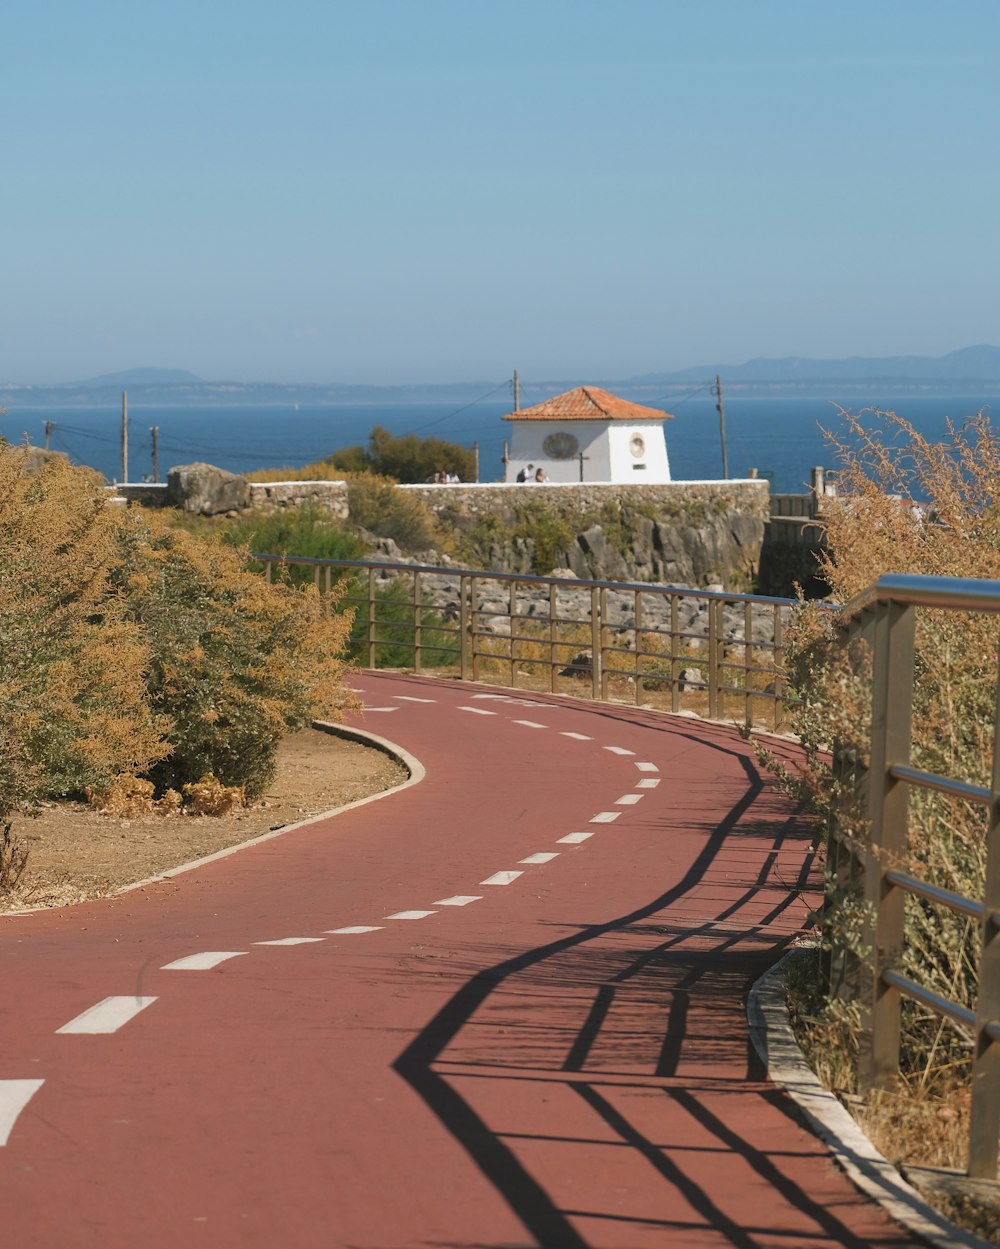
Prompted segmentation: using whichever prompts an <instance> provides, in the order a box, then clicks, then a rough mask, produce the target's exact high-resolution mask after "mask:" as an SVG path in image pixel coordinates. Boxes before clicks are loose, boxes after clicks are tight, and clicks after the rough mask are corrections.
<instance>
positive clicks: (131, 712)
mask: <svg viewBox="0 0 1000 1249" xmlns="http://www.w3.org/2000/svg"><path fill="white" fill-rule="evenodd" d="M0 535H2V536H0V830H2V829H7V832H6V833H5V835H4V839H3V845H4V849H3V853H2V855H0V888H3V887H5V886H8V885H9V884H10V883H11V877H12V876H13V875H14V874H15V873H16V872H17V870H18V864H19V863H20V862H21V860H20V857H19V855H18V853H17V851H16V844H15V841H14V840H12V834H11V832H10V825H11V820H12V817H13V816H14V815H15V814H17V813H18V812H27V811H30V810H31V809H32V808H33V807H35V806H37V804H38V803H40V802H42V801H45V800H50V799H58V798H63V797H83V796H87V797H89V798H91V799H92V800H93V801H94V802H95V803H102V804H109V805H111V806H114V805H115V804H116V803H119V802H121V801H124V800H125V799H126V798H128V800H129V801H136V800H138V801H141V802H144V803H146V804H147V805H151V804H153V803H155V802H163V803H165V804H166V806H167V807H168V808H176V807H179V806H181V805H182V804H184V803H185V802H192V803H194V805H195V807H196V809H199V810H206V809H208V807H209V806H211V805H212V803H213V802H216V801H217V802H218V803H222V804H225V803H226V802H227V801H229V800H230V799H227V798H226V796H225V795H223V794H222V793H221V791H223V790H231V791H238V793H236V792H234V794H233V795H232V796H231V798H232V800H233V801H235V800H237V799H238V800H240V801H242V800H243V799H246V800H248V801H253V800H255V799H256V798H257V797H258V796H259V795H260V793H261V792H262V790H263V788H264V787H265V786H266V785H267V784H268V782H269V780H270V779H271V776H272V775H273V769H274V758H275V751H276V749H277V745H278V742H279V741H280V740H281V737H282V736H283V735H284V734H285V733H287V732H290V731H293V730H295V729H298V728H301V727H303V726H304V725H306V724H308V723H309V722H310V721H311V720H312V719H313V718H315V717H317V716H326V717H328V718H336V717H337V716H338V714H339V713H340V711H341V709H342V708H343V707H344V706H345V705H346V704H348V703H349V702H350V699H351V696H350V694H349V692H348V691H347V690H346V688H345V686H344V684H343V680H342V678H343V672H344V660H343V654H344V650H345V647H346V643H347V635H348V629H349V625H350V620H349V618H347V617H346V616H344V615H338V614H336V613H335V612H333V611H331V606H333V605H334V604H335V602H336V599H334V600H333V602H332V603H331V601H330V600H322V599H321V598H320V597H319V595H318V594H316V593H315V591H314V590H312V589H311V588H310V589H304V590H303V589H298V588H296V587H294V586H292V585H290V584H279V585H268V584H267V583H266V582H265V581H264V580H263V578H261V577H259V576H255V575H253V574H252V573H251V572H249V571H248V570H247V569H246V567H245V561H244V558H243V556H242V555H241V554H240V553H239V552H238V551H236V550H234V549H232V548H229V547H226V546H224V545H222V544H220V543H218V542H215V541H206V540H205V539H204V538H200V537H198V536H197V535H195V534H193V533H189V532H186V531H185V530H183V529H181V528H177V527H172V526H171V525H170V524H169V523H168V522H167V521H166V520H165V519H163V518H161V517H159V516H157V515H156V514H153V513H146V512H141V511H139V510H129V511H121V510H119V509H115V508H110V507H108V505H107V502H106V497H105V490H104V483H103V481H102V479H101V478H100V477H99V476H98V475H97V474H95V473H92V472H91V471H89V470H87V469H80V468H74V467H72V466H70V465H69V463H68V462H67V461H65V460H64V459H62V458H61V457H53V458H51V459H50V460H48V461H47V462H45V463H44V464H42V465H41V467H40V468H38V469H33V468H32V467H31V466H30V465H29V457H28V454H27V450H26V449H25V448H20V447H9V446H2V447H0ZM185 791H186V792H185ZM210 791H219V792H218V793H217V795H216V797H215V798H213V797H212V794H211V792H210ZM20 870H23V864H22V865H21V868H20Z"/></svg>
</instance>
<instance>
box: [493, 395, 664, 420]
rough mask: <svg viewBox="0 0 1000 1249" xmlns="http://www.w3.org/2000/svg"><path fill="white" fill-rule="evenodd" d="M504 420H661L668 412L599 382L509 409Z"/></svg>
mask: <svg viewBox="0 0 1000 1249" xmlns="http://www.w3.org/2000/svg"><path fill="white" fill-rule="evenodd" d="M503 419H504V420H505V421H662V420H672V419H673V418H672V416H671V414H670V413H669V412H661V411H660V410H659V409H658V408H647V407H644V406H643V405H642V404H641V403H629V402H628V400H627V399H619V398H618V396H617V395H613V394H611V392H610V391H608V390H601V388H600V387H599V386H577V388H576V390H567V391H566V393H565V394H563V395H556V396H555V397H554V398H552V399H546V400H545V402H544V403H536V404H535V406H534V407H533V408H522V409H521V410H520V412H509V413H508V414H507V415H506V416H505V417H504V418H503Z"/></svg>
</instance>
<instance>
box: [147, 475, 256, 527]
mask: <svg viewBox="0 0 1000 1249" xmlns="http://www.w3.org/2000/svg"><path fill="white" fill-rule="evenodd" d="M167 500H168V502H169V504H170V505H172V506H173V507H179V508H181V510H182V511H185V512H194V513H196V514H197V515H199V516H218V515H220V514H221V513H223V512H237V511H240V510H241V509H243V508H245V507H248V506H249V504H250V483H249V482H248V481H247V479H246V478H245V477H238V476H237V475H236V474H235V473H227V472H226V470H225V469H223V468H215V467H214V465H212V464H182V465H180V466H179V467H177V468H172V469H171V470H170V473H169V474H168V476H167Z"/></svg>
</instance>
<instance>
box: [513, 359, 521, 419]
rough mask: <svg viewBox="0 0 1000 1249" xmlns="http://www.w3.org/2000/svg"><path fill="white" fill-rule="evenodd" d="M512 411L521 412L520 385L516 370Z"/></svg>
mask: <svg viewBox="0 0 1000 1249" xmlns="http://www.w3.org/2000/svg"><path fill="white" fill-rule="evenodd" d="M514 411H515V412H520V411H521V383H520V381H519V380H518V376H517V369H515V370H514Z"/></svg>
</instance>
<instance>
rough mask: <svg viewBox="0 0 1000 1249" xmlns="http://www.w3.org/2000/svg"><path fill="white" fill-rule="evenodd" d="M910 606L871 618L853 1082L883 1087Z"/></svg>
mask: <svg viewBox="0 0 1000 1249" xmlns="http://www.w3.org/2000/svg"><path fill="white" fill-rule="evenodd" d="M915 622H916V608H915V607H913V606H907V605H903V604H901V603H892V602H890V603H879V604H878V606H877V608H876V613H875V646H874V655H873V664H872V667H873V673H872V745H871V764H870V768H869V774H868V812H869V819H870V822H871V832H870V837H871V844H870V846H869V848H868V854H867V856H866V857H867V861H866V863H865V901H866V903H867V908H868V913H867V917H866V921H865V929H866V931H865V933H864V944H865V946H866V947H867V949H868V950H869V951H870V953H869V955H868V958H869V960H870V961H869V965H868V967H867V968H866V974H865V983H864V985H863V988H862V1005H861V1008H862V1024H861V1036H860V1038H859V1055H858V1083H859V1084H860V1086H861V1088H862V1089H870V1088H884V1087H885V1086H886V1085H887V1084H889V1083H890V1082H891V1081H892V1079H893V1078H894V1077H895V1076H896V1075H898V1073H899V990H898V989H896V988H894V987H893V986H892V985H888V984H886V983H885V981H884V980H883V979H882V972H883V971H884V970H886V969H888V968H894V967H895V965H896V964H897V963H898V962H899V957H900V951H901V949H902V944H903V902H904V900H905V895H904V893H903V891H902V889H898V888H896V887H895V886H894V885H891V884H889V883H888V882H887V881H886V880H885V873H886V872H887V871H889V870H890V869H891V868H899V867H900V866H901V865H902V864H903V863H904V859H905V855H906V843H907V829H906V825H907V811H908V808H909V797H910V795H909V790H908V788H907V786H906V785H905V784H904V783H903V782H901V781H896V780H893V779H892V778H891V777H890V776H889V768H890V767H891V766H892V765H893V764H908V763H909V762H910V742H911V739H912V718H913V647H914V632H915V627H916V624H915Z"/></svg>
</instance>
